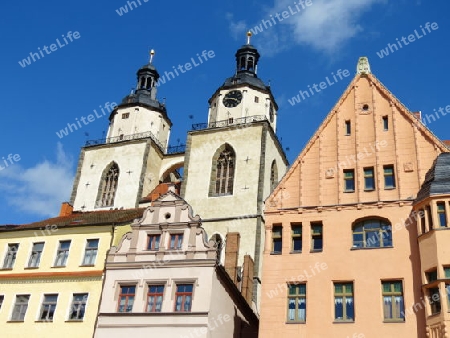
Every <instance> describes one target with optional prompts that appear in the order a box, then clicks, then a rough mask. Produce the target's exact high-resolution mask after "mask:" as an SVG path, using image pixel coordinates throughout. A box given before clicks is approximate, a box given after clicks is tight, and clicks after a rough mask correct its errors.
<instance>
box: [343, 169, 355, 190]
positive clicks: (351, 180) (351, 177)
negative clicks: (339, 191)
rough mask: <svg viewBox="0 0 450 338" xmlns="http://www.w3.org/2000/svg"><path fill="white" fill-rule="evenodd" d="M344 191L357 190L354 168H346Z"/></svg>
mask: <svg viewBox="0 0 450 338" xmlns="http://www.w3.org/2000/svg"><path fill="white" fill-rule="evenodd" d="M344 191H345V192H354V191H355V170H354V169H344Z"/></svg>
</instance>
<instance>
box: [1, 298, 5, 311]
mask: <svg viewBox="0 0 450 338" xmlns="http://www.w3.org/2000/svg"><path fill="white" fill-rule="evenodd" d="M4 299H5V296H0V310H1V309H2V305H3V300H4Z"/></svg>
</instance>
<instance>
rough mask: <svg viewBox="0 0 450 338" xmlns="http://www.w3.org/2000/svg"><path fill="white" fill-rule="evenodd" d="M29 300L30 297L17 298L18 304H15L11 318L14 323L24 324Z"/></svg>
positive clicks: (21, 296)
mask: <svg viewBox="0 0 450 338" xmlns="http://www.w3.org/2000/svg"><path fill="white" fill-rule="evenodd" d="M29 300H30V295H20V296H19V295H18V296H16V302H15V304H14V308H13V313H12V316H11V320H12V321H20V322H23V320H24V319H25V314H26V313H27V308H28V301H29Z"/></svg>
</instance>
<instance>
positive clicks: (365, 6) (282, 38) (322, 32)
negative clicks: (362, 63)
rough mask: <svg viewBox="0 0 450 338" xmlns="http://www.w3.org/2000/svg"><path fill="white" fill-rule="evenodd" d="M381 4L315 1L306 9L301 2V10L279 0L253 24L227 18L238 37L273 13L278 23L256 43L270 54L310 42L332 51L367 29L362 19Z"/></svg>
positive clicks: (382, 0)
mask: <svg viewBox="0 0 450 338" xmlns="http://www.w3.org/2000/svg"><path fill="white" fill-rule="evenodd" d="M296 3H298V1H296ZM378 3H387V1H386V0H312V5H311V6H305V8H304V9H301V6H300V5H298V8H300V9H301V10H300V11H298V10H297V8H296V6H295V4H294V1H293V0H275V3H274V6H273V7H272V8H270V9H267V10H265V13H263V14H262V16H261V19H260V20H259V21H258V22H256V23H254V24H253V25H247V24H246V23H245V22H244V21H237V22H235V21H233V16H232V15H228V16H227V19H228V20H229V22H230V30H231V31H232V33H233V36H234V35H235V34H236V31H237V30H238V29H239V30H240V31H241V32H240V33H242V31H245V30H247V29H250V28H253V27H255V26H258V25H260V24H261V23H262V20H270V19H271V16H272V17H273V18H274V19H273V20H275V22H276V24H274V25H273V26H272V27H267V28H265V27H264V30H263V32H262V33H259V34H257V35H256V36H255V37H254V39H255V40H256V41H257V42H255V44H257V45H258V47H259V49H261V51H262V52H264V53H265V54H266V55H274V54H276V53H277V52H280V51H282V50H286V49H288V48H290V47H292V45H308V46H311V47H313V48H314V49H316V50H318V51H322V52H327V53H331V52H336V51H337V50H339V49H340V48H341V47H342V46H343V45H344V44H345V43H346V42H347V41H348V40H349V39H351V38H353V37H355V36H356V35H357V34H359V33H361V32H362V31H363V30H364V23H363V22H360V19H361V16H362V15H363V14H364V13H366V12H367V11H369V10H370V9H371V7H372V6H373V5H375V4H378ZM289 6H290V8H291V9H292V11H291V10H290V8H289ZM283 11H288V12H289V13H290V14H289V15H290V16H289V18H287V19H284V20H283V21H278V20H277V19H275V16H276V14H277V13H279V14H281V13H282V12H283ZM295 12H297V13H295ZM292 13H295V14H292ZM266 26H269V25H268V24H266ZM261 27H262V26H261Z"/></svg>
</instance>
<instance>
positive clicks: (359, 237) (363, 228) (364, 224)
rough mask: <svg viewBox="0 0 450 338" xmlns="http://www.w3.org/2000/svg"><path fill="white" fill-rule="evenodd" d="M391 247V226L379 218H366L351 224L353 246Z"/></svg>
mask: <svg viewBox="0 0 450 338" xmlns="http://www.w3.org/2000/svg"><path fill="white" fill-rule="evenodd" d="M382 247H392V226H391V224H389V223H388V222H386V221H382V220H379V219H367V220H364V221H361V222H358V223H356V224H355V225H354V226H353V248H382Z"/></svg>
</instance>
